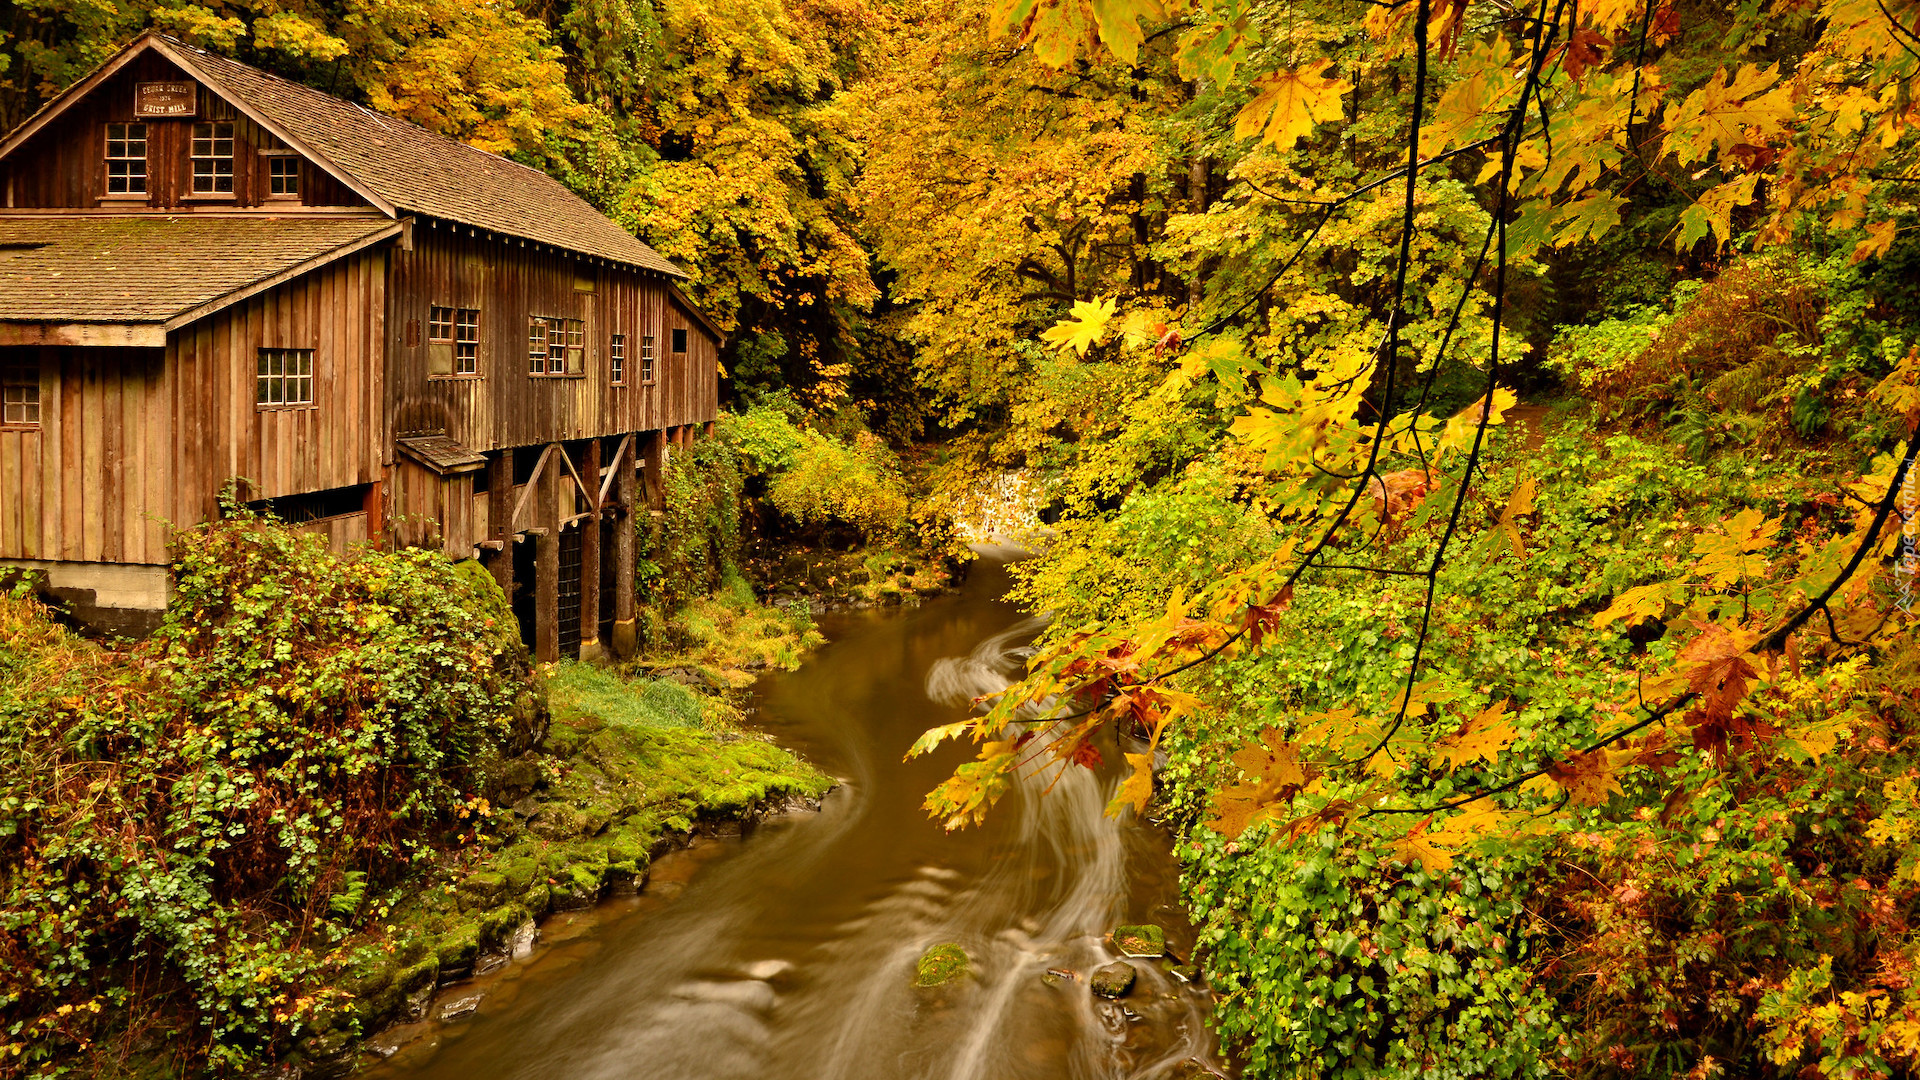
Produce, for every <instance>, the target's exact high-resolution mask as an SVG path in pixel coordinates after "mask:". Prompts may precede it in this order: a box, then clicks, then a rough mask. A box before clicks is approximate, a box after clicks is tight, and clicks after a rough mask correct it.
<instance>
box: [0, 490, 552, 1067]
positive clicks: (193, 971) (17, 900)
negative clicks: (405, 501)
mask: <svg viewBox="0 0 1920 1080" xmlns="http://www.w3.org/2000/svg"><path fill="white" fill-rule="evenodd" d="M175 549H176V552H177V553H178V556H179V562H178V564H177V566H176V567H175V579H176V583H177V592H176V595H175V598H174V600H173V603H172V604H171V605H170V606H169V608H168V611H167V615H166V618H165V622H164V624H163V625H162V627H161V629H160V630H159V631H158V632H157V633H156V634H155V635H154V637H153V638H152V639H151V640H150V641H148V642H146V643H144V644H143V645H141V646H140V647H139V648H138V649H137V650H135V651H133V652H131V653H128V654H116V653H110V652H106V651H104V650H101V649H98V648H95V647H92V646H89V645H86V644H84V643H81V642H79V641H77V640H76V639H74V638H72V637H71V636H70V635H67V634H66V633H65V632H64V631H61V630H60V629H59V628H57V627H55V626H54V625H53V624H52V622H51V621H50V619H49V617H48V615H47V614H46V612H45V611H44V610H42V609H41V608H39V606H38V605H37V604H35V603H33V602H32V601H29V600H24V599H19V598H0V638H4V641H5V644H6V650H5V651H6V652H8V653H10V654H12V655H13V656H14V657H15V659H14V662H11V663H9V664H8V665H7V666H6V668H5V669H4V670H0V958H3V959H0V1016H3V1017H4V1020H5V1023H6V1034H5V1035H4V1038H5V1039H7V1040H9V1042H8V1043H4V1044H0V1055H7V1056H10V1057H13V1059H14V1060H15V1061H17V1062H19V1063H21V1064H23V1065H29V1066H31V1065H34V1064H45V1063H49V1062H53V1061H55V1060H69V1061H71V1060H73V1059H72V1058H71V1057H63V1055H71V1054H72V1053H73V1052H74V1051H75V1050H76V1049H80V1048H84V1047H86V1046H87V1045H89V1044H93V1043H99V1042H101V1041H103V1039H106V1038H107V1037H109V1036H111V1035H113V1034H114V1032H113V1031H112V1030H110V1029H103V1028H102V1024H103V1023H105V1021H103V1020H102V1017H107V1018H112V1017H115V1016H119V1017H126V1016H141V1017H146V1018H160V1019H164V1020H166V1022H169V1023H178V1024H183V1025H186V1026H188V1027H196V1026H197V1027H198V1028H199V1029H200V1031H201V1036H200V1037H198V1038H195V1039H192V1040H190V1041H191V1042H192V1043H194V1044H195V1045H197V1046H199V1047H200V1050H199V1051H197V1052H198V1053H203V1054H204V1055H206V1057H207V1059H208V1060H207V1064H209V1065H211V1066H213V1067H215V1068H221V1069H237V1068H240V1067H242V1066H244V1065H245V1064H247V1063H248V1062H250V1061H252V1060H254V1059H255V1058H257V1057H259V1056H261V1055H263V1054H265V1053H269V1052H272V1051H276V1050H278V1049H283V1048H284V1047H285V1046H286V1045H287V1043H288V1041H289V1040H291V1039H292V1038H295V1037H297V1036H299V1035H300V1034H301V1033H302V1032H303V1031H305V1030H307V1028H308V1025H310V1024H311V1022H312V1021H313V1020H314V1018H315V1017H316V1016H317V1015H319V1014H321V1013H322V1012H324V1011H325V1010H326V1008H327V1006H328V1002H327V1001H326V1000H323V999H322V998H321V997H319V996H316V995H313V993H312V986H313V984H314V982H315V979H314V978H313V972H314V971H315V970H316V969H317V967H318V965H319V963H320V956H321V954H322V953H324V951H325V950H326V949H327V948H328V947H330V946H331V944H332V943H333V942H334V941H337V940H339V939H341V938H342V937H344V935H345V934H346V933H347V932H348V931H349V929H350V927H348V926H345V925H342V924H341V923H339V922H337V921H336V920H338V919H341V918H346V917H351V915H352V914H353V913H354V912H357V911H358V910H359V908H360V906H361V905H360V904H359V903H357V902H355V903H350V902H349V900H350V898H351V897H352V896H353V895H354V894H355V893H356V892H358V893H360V894H361V895H362V896H363V897H364V895H365V892H366V890H367V889H368V888H369V887H370V886H378V885H382V884H384V883H387V882H390V881H392V880H394V879H395V878H396V877H398V876H399V875H401V874H403V873H405V872H406V871H407V868H408V866H409V864H410V863H411V862H412V861H414V860H417V859H418V858H420V857H422V856H423V855H424V854H425V853H426V852H427V851H428V850H429V848H430V845H431V843H432V841H433V840H434V839H435V837H436V835H437V834H438V832H439V831H440V830H442V829H446V828H447V827H448V826H450V824H451V823H452V822H453V821H454V820H455V819H456V817H457V815H458V813H459V812H460V811H462V810H466V809H468V808H469V807H470V805H471V802H470V800H471V794H470V790H469V787H470V780H471V779H472V778H471V777H470V775H469V768H468V766H469V763H470V762H471V761H473V760H474V759H475V758H476V756H478V755H479V754H481V753H482V752H483V751H485V750H488V749H493V748H498V747H501V746H503V745H505V744H512V743H513V742H514V741H515V739H516V737H518V738H520V739H524V737H525V735H526V729H525V728H517V727H516V726H515V724H514V722H513V721H512V720H511V719H510V717H511V715H512V713H513V711H514V708H515V702H516V699H517V698H519V696H520V695H521V693H522V691H523V690H524V689H525V688H526V686H527V682H526V669H525V660H524V656H523V654H522V652H521V651H520V650H519V648H518V647H517V644H513V643H512V642H513V638H512V635H511V634H509V633H507V632H506V627H505V626H504V625H503V624H502V622H501V620H502V619H503V618H504V617H505V616H504V615H502V614H501V613H502V612H504V607H503V605H502V601H501V599H500V597H499V596H498V594H497V590H494V589H493V586H492V583H491V581H490V580H489V579H488V578H486V577H485V576H484V575H470V574H465V573H461V572H459V571H456V570H455V569H454V567H453V566H452V564H450V563H449V562H448V561H447V560H446V558H445V557H443V556H441V555H439V554H437V553H429V552H425V551H418V550H412V551H402V552H397V553H392V554H382V553H376V552H365V553H362V554H360V555H359V556H358V557H356V558H354V559H352V560H342V559H340V558H337V557H335V556H334V555H333V554H331V553H330V552H329V551H328V550H327V549H326V545H325V542H324V540H322V539H321V538H320V537H318V536H315V535H313V534H310V533H302V532H298V531H295V530H293V529H291V528H288V527H286V526H282V525H278V524H275V523H273V522H271V521H268V520H264V519H259V518H254V517H251V516H247V515H242V516H239V517H237V518H235V519H233V520H228V521H223V522H218V523H214V524H210V525H205V526H202V527H200V528H196V529H192V530H188V531H184V532H181V533H179V534H177V535H176V537H175ZM483 588H484V589H486V590H492V595H481V594H480V593H479V592H478V590H481V589H483ZM74 1067H75V1068H79V1069H84V1067H85V1066H84V1065H82V1064H75V1065H74Z"/></svg>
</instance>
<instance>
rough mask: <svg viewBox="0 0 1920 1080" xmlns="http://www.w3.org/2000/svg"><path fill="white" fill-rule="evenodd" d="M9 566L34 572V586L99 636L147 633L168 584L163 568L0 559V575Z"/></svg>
mask: <svg viewBox="0 0 1920 1080" xmlns="http://www.w3.org/2000/svg"><path fill="white" fill-rule="evenodd" d="M11 570H26V571H34V572H37V573H38V575H39V576H41V578H42V582H41V584H40V586H39V588H38V589H37V590H36V591H38V592H39V593H40V594H42V595H43V596H45V597H46V599H48V600H50V601H52V602H53V603H54V604H55V605H57V606H58V607H60V608H62V609H63V610H65V611H67V612H68V613H69V614H71V615H72V616H73V617H74V619H75V620H77V621H78V622H80V623H81V624H82V625H84V626H86V627H88V628H90V629H92V630H95V631H97V632H99V633H103V634H118V635H121V636H123V637H145V636H146V635H148V634H150V633H152V632H153V631H154V629H155V628H156V627H158V626H159V625H160V617H161V615H163V614H165V612H166V610H167V598H168V597H169V595H171V593H172V582H171V581H170V579H169V578H168V574H167V568H166V567H164V566H148V565H142V564H133V563H89V562H49V561H46V560H41V559H4V560H0V579H5V578H11V577H13V576H14V575H13V574H12V573H11V572H10V571H11Z"/></svg>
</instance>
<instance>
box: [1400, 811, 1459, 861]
mask: <svg viewBox="0 0 1920 1080" xmlns="http://www.w3.org/2000/svg"><path fill="white" fill-rule="evenodd" d="M1432 820H1433V819H1432V818H1427V819H1425V820H1423V821H1421V822H1420V824H1418V825H1415V826H1414V827H1413V828H1412V829H1409V830H1408V831H1407V835H1405V836H1403V837H1400V838H1398V839H1396V840H1394V841H1393V857H1394V858H1396V859H1399V860H1400V861H1401V862H1403V863H1406V864H1407V865H1408V866H1412V865H1413V863H1414V862H1415V860H1418V861H1419V863H1420V869H1422V870H1425V871H1426V872H1427V873H1429V874H1437V873H1439V872H1440V871H1442V870H1446V869H1448V868H1449V867H1451V866H1453V856H1452V855H1449V854H1448V853H1447V852H1446V850H1445V849H1444V848H1441V847H1440V846H1438V845H1436V844H1434V843H1433V841H1432V840H1431V839H1430V838H1429V837H1428V836H1427V826H1428V825H1429V824H1430V823H1431V822H1432Z"/></svg>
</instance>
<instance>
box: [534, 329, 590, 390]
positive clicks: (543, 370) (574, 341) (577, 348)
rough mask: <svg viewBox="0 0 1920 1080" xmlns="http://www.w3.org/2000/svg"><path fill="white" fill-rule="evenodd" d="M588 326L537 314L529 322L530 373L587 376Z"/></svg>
mask: <svg viewBox="0 0 1920 1080" xmlns="http://www.w3.org/2000/svg"><path fill="white" fill-rule="evenodd" d="M586 373H587V324H586V322H585V321H584V320H581V319H553V318H547V317H545V316H540V315H535V316H532V317H531V318H529V319H528V320H527V374H529V375H585V374H586Z"/></svg>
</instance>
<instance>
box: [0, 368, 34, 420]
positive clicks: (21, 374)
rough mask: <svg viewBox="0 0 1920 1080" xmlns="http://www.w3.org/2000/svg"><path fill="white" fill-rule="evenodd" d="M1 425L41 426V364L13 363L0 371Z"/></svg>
mask: <svg viewBox="0 0 1920 1080" xmlns="http://www.w3.org/2000/svg"><path fill="white" fill-rule="evenodd" d="M0 426H5V427H39V426H40V365H39V363H38V362H37V361H36V362H35V363H31V364H24V363H17V362H10V363H8V364H7V366H6V368H5V370H4V371H0Z"/></svg>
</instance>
